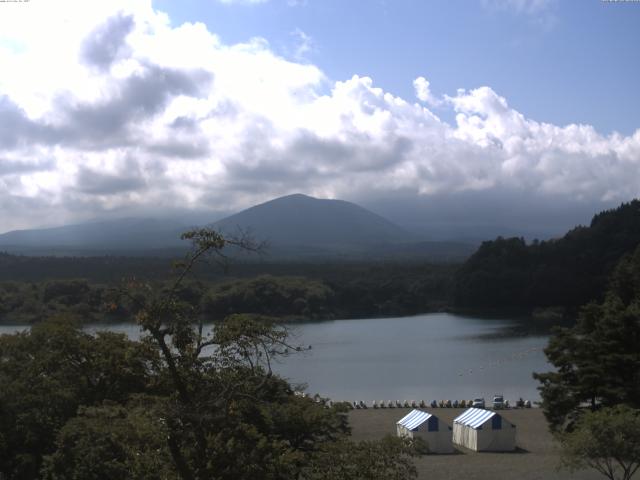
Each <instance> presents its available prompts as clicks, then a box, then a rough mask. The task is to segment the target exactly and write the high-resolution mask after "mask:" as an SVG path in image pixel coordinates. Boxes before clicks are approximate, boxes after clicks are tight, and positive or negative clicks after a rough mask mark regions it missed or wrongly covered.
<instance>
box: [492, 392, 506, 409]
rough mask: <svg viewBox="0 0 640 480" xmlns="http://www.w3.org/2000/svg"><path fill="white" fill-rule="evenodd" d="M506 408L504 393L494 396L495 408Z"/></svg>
mask: <svg viewBox="0 0 640 480" xmlns="http://www.w3.org/2000/svg"><path fill="white" fill-rule="evenodd" d="M503 408H504V395H494V396H493V409H494V410H502V409H503Z"/></svg>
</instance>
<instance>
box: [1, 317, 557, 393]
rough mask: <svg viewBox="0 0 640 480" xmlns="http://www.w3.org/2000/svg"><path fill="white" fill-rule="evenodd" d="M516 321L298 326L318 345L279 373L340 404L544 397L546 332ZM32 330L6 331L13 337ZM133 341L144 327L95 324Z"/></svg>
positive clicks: (285, 362)
mask: <svg viewBox="0 0 640 480" xmlns="http://www.w3.org/2000/svg"><path fill="white" fill-rule="evenodd" d="M517 325H518V322H517V321H516V320H508V319H499V320H498V319H485V318H474V317H468V316H459V315H451V314H446V313H431V314H424V315H417V316H413V317H400V318H369V319H359V320H329V321H322V322H309V323H302V324H296V325H293V326H291V330H292V336H293V337H292V339H291V341H292V343H293V344H296V345H297V344H299V345H305V346H306V345H311V346H312V349H311V350H308V351H303V352H301V353H295V354H292V355H290V356H289V357H287V358H284V359H282V360H281V361H279V362H278V363H277V364H276V366H275V369H276V370H277V371H278V373H280V374H281V375H283V376H285V377H287V378H288V379H290V381H291V382H293V383H302V382H304V383H307V384H308V389H307V391H308V392H309V393H310V394H314V393H319V394H321V395H322V396H325V397H330V398H332V399H334V400H350V401H353V400H363V401H366V402H368V403H370V402H371V401H373V400H377V401H380V400H385V401H386V400H390V399H392V400H401V401H403V400H416V401H419V400H425V401H431V400H440V399H452V400H453V399H458V400H461V399H463V398H464V399H467V400H468V399H471V398H474V397H477V396H484V397H485V399H487V401H488V400H489V399H490V397H491V396H492V395H494V394H496V393H501V394H504V395H505V398H506V399H509V400H511V401H513V400H515V399H517V398H518V397H523V398H525V399H538V398H539V395H538V392H537V390H536V387H537V385H538V384H537V382H536V381H534V380H533V378H532V377H531V373H532V372H534V371H537V372H544V371H548V370H549V369H550V366H549V364H548V363H547V362H546V359H545V357H544V353H543V351H542V349H543V348H544V347H545V346H546V344H547V340H548V337H547V336H545V335H529V334H519V335H516V334H513V330H512V327H516V326H517ZM22 328H24V327H11V326H2V327H0V333H11V332H14V331H17V330H20V329H22ZM87 329H88V330H89V331H92V332H94V331H97V330H101V329H110V330H113V331H119V332H124V333H126V334H127V335H129V336H130V337H131V338H138V337H139V335H140V332H139V329H138V327H137V325H134V324H118V325H110V326H109V325H95V324H94V325H89V326H88V327H87Z"/></svg>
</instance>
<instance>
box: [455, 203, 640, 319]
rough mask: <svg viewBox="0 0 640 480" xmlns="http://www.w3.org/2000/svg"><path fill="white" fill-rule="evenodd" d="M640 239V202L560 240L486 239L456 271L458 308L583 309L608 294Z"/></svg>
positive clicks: (598, 217)
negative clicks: (620, 266)
mask: <svg viewBox="0 0 640 480" xmlns="http://www.w3.org/2000/svg"><path fill="white" fill-rule="evenodd" d="M639 243H640V201H638V200H634V201H632V202H630V203H624V204H622V205H621V206H620V207H618V208H616V209H613V210H608V211H604V212H601V213H599V214H597V215H595V216H594V217H593V220H592V221H591V224H590V225H589V226H588V227H582V226H581V227H577V228H575V229H573V230H571V231H570V232H568V233H567V234H566V235H565V236H564V237H562V238H560V239H554V240H548V241H542V242H539V241H534V242H533V243H531V244H527V243H526V242H525V241H524V239H522V238H498V239H496V240H494V241H489V242H484V243H483V244H482V245H481V246H480V248H479V249H478V251H477V252H476V253H475V254H473V255H472V256H471V258H469V259H468V260H467V261H466V262H465V263H464V265H463V266H462V267H461V268H460V269H459V270H458V272H457V273H456V275H455V287H454V304H455V305H456V306H457V307H471V308H493V307H519V308H534V307H549V306H564V307H570V308H577V307H579V306H580V305H583V304H585V303H587V302H589V301H591V300H594V299H602V296H603V294H604V292H605V290H606V285H607V278H608V276H609V274H610V273H611V271H612V270H613V268H614V267H615V265H616V264H617V262H618V261H619V260H620V258H622V256H623V255H625V254H626V253H629V252H632V251H633V250H634V249H635V247H636V246H637V245H638V244H639Z"/></svg>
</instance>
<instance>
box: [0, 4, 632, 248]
mask: <svg viewBox="0 0 640 480" xmlns="http://www.w3.org/2000/svg"><path fill="white" fill-rule="evenodd" d="M638 45H640V2H631V1H628V2H625V1H616V2H614V1H601V0H563V1H560V0H478V1H469V0H442V1H438V0H433V1H418V0H415V1H410V0H393V1H391V0H367V1H364V0H351V1H344V0H182V1H180V2H176V1H170V0H158V1H150V0H149V1H125V0H114V1H106V0H101V1H99V2H98V1H95V2H92V1H86V0H84V1H75V0H56V1H55V2H54V1H51V0H30V1H20V2H18V1H15V2H0V72H1V73H0V232H4V231H9V230H13V229H19V228H33V227H39V226H51V225H60V224H66V223H74V222H81V221H85V220H88V219H95V218H109V217H112V218H113V217H123V216H136V215H145V216H148V215H152V216H159V215H171V214H184V213H185V212H186V211H194V212H201V213H202V214H203V215H204V216H208V217H210V218H212V219H214V218H217V217H219V216H221V215H223V214H225V213H227V212H233V211H237V210H239V209H242V208H246V207H249V206H251V205H254V204H256V203H259V202H263V201H266V200H269V199H271V198H274V197H278V196H281V195H286V194H291V193H296V192H301V193H306V194H309V195H313V196H317V197H322V198H340V199H345V200H351V201H355V202H358V203H360V204H362V205H364V206H367V207H370V208H372V209H374V210H375V211H376V212H378V213H381V214H383V215H385V216H387V217H389V218H390V219H392V220H394V221H397V222H398V223H401V224H403V225H405V226H409V227H412V228H414V229H415V230H419V231H421V232H424V233H425V234H432V236H434V237H443V238H444V237H455V236H456V235H463V236H464V235H467V236H469V235H471V236H473V235H474V232H475V235H476V236H479V237H482V236H483V235H493V234H495V233H504V234H521V235H525V236H537V235H540V236H544V235H553V234H556V233H560V232H562V231H563V230H564V229H566V228H570V227H572V226H573V225H576V224H577V223H584V222H588V221H589V218H590V216H591V215H593V213H595V212H596V211H599V210H601V209H603V208H610V207H613V206H615V205H617V204H619V203H620V202H623V201H628V200H631V199H633V198H635V197H637V196H639V194H640V115H639V114H638V112H640V93H639V91H638V85H639V84H640V83H639V79H640V54H639V53H638Z"/></svg>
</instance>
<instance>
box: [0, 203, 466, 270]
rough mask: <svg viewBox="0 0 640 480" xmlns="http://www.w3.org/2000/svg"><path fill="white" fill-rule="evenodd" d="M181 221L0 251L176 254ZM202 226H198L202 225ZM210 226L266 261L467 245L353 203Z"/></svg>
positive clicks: (24, 242) (103, 226)
mask: <svg viewBox="0 0 640 480" xmlns="http://www.w3.org/2000/svg"><path fill="white" fill-rule="evenodd" d="M188 221H189V220H187V219H186V217H185V218H183V219H177V218H165V219H154V218H123V219H118V220H105V221H94V222H87V223H82V224H77V225H67V226H62V227H55V228H43V229H35V230H16V231H12V232H8V233H5V234H2V235H0V251H6V252H9V253H14V254H15V253H19V254H26V255H65V256H70V255H73V256H92V255H105V254H111V255H114V254H115V255H127V256H140V255H155V256H159V255H161V256H165V255H176V254H182V253H183V252H184V249H186V248H187V247H188V244H187V243H185V242H184V241H181V240H180V234H181V233H182V232H184V231H186V230H188V229H190V228H192V227H194V226H196V224H194V223H191V224H189V223H188ZM205 223H206V222H201V223H199V225H203V224H205ZM209 226H210V227H213V228H215V229H218V230H220V231H222V232H223V233H225V234H227V235H234V234H236V233H238V232H239V231H240V230H243V231H249V232H250V234H251V236H252V237H253V238H255V239H256V240H257V241H264V242H266V243H267V245H268V248H267V254H268V258H270V259H289V260H293V259H295V260H309V259H314V260H318V259H319V260H323V259H328V258H331V259H334V260H335V259H350V260H370V259H372V258H375V259H416V258H423V259H434V260H435V259H442V260H460V259H463V258H466V257H468V256H469V255H470V254H471V253H472V251H473V249H474V246H473V245H469V244H467V243H461V242H460V243H455V242H427V241H423V239H422V238H421V237H420V236H418V235H416V234H414V233H412V232H409V231H407V230H405V229H404V228H402V227H399V226H398V225H396V224H394V223H393V222H391V221H389V220H387V219H385V218H383V217H381V216H380V215H377V214H375V213H373V212H371V211H369V210H367V209H365V208H363V207H361V206H358V205H356V204H354V203H350V202H345V201H342V200H326V199H318V198H313V197H309V196H306V195H301V194H295V195H288V196H285V197H280V198H276V199H274V200H271V201H268V202H265V203H262V204H260V205H256V206H254V207H251V208H248V209H246V210H243V211H241V212H239V213H236V214H234V215H231V216H228V217H226V218H224V219H222V220H219V221H216V222H215V223H210V224H209Z"/></svg>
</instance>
